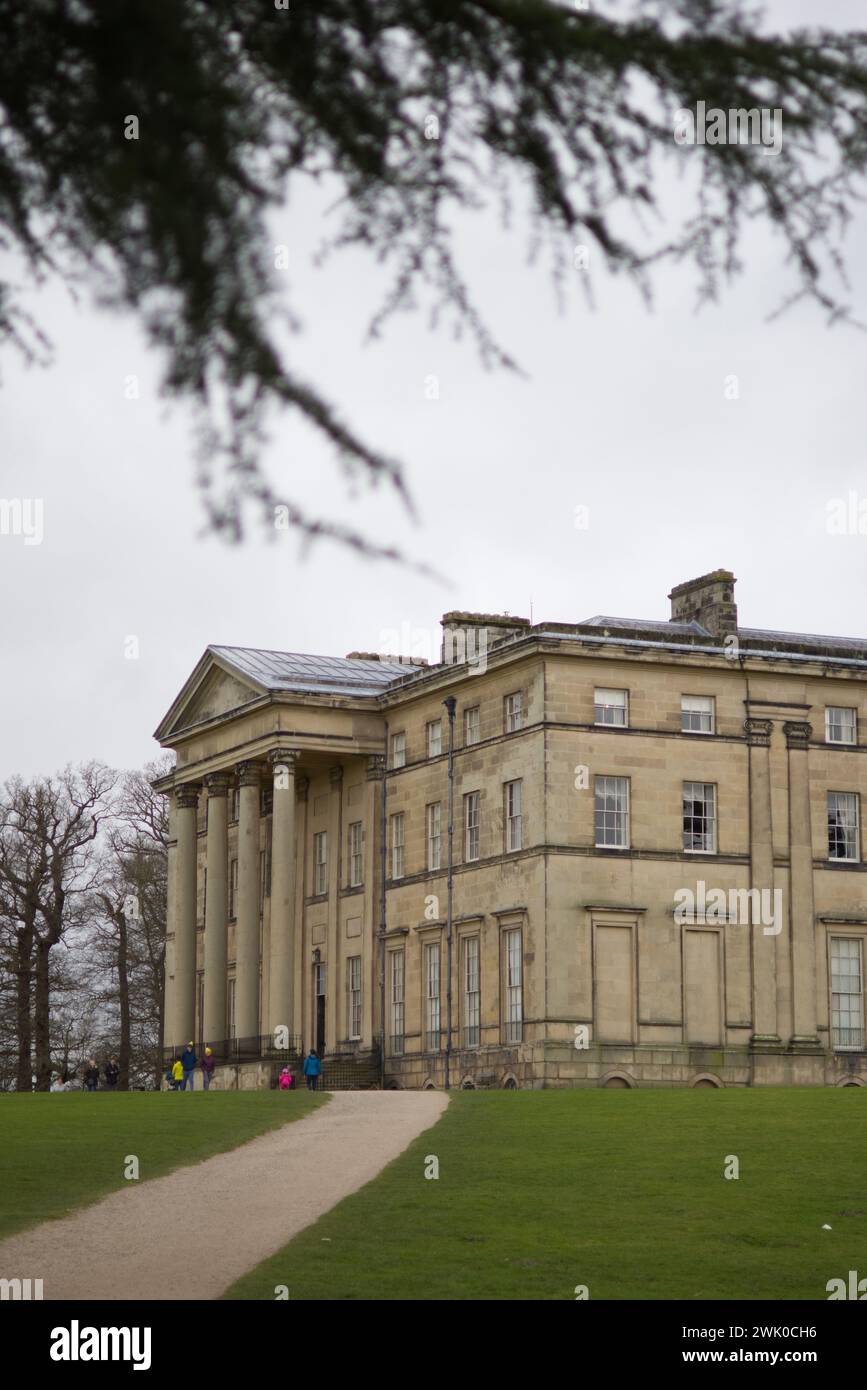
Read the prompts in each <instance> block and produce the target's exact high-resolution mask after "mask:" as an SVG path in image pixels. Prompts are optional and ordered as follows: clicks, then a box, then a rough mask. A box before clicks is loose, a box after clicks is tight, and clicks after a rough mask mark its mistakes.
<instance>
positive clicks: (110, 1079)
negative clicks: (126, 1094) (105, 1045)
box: [105, 1057, 120, 1091]
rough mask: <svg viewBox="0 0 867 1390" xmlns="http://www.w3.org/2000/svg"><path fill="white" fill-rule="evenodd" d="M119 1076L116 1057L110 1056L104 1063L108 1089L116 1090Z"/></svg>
mask: <svg viewBox="0 0 867 1390" xmlns="http://www.w3.org/2000/svg"><path fill="white" fill-rule="evenodd" d="M119 1076H120V1067H119V1066H118V1064H117V1058H116V1057H112V1058H111V1060H110V1061H109V1062H106V1064H105V1084H106V1086H107V1087H108V1089H109V1090H110V1091H116V1090H117V1078H118V1077H119Z"/></svg>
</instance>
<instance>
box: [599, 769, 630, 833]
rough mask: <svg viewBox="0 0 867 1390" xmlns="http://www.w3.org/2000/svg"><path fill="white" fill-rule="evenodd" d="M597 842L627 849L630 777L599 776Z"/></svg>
mask: <svg viewBox="0 0 867 1390" xmlns="http://www.w3.org/2000/svg"><path fill="white" fill-rule="evenodd" d="M595 791H596V844H597V845H598V846H599V847H600V848H606V847H609V848H614V849H626V848H628V845H629V779H628V778H627V777H597V778H596V782H595Z"/></svg>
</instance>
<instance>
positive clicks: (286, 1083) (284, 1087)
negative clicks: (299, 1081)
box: [277, 1067, 292, 1091]
mask: <svg viewBox="0 0 867 1390" xmlns="http://www.w3.org/2000/svg"><path fill="white" fill-rule="evenodd" d="M277 1084H278V1086H279V1087H280V1090H281V1091H291V1089H292V1075H291V1073H290V1071H289V1068H288V1067H284V1068H283V1070H282V1071H281V1073H280V1079H279V1081H278V1082H277Z"/></svg>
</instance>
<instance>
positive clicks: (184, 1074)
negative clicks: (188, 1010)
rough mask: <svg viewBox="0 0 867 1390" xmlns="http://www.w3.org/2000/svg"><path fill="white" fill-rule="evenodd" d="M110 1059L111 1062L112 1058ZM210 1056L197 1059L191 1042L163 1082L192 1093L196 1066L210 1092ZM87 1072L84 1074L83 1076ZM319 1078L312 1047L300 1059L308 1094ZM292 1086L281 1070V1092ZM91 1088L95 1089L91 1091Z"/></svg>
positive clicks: (208, 1051)
mask: <svg viewBox="0 0 867 1390" xmlns="http://www.w3.org/2000/svg"><path fill="white" fill-rule="evenodd" d="M112 1060H114V1059H112ZM214 1065H215V1062H214V1053H213V1050H212V1049H211V1048H210V1047H206V1048H205V1050H204V1052H203V1053H202V1056H201V1058H199V1057H198V1056H197V1054H196V1047H195V1043H193V1042H188V1043H187V1045H186V1047H185V1048H184V1050H183V1052H182V1053H181V1054H180V1056H179V1057H175V1059H174V1061H172V1062H170V1063H169V1066H168V1068H167V1069H166V1078H165V1079H166V1083H167V1086H168V1089H169V1090H170V1091H194V1090H195V1089H196V1086H195V1079H196V1067H197V1066H199V1067H200V1068H201V1071H202V1086H203V1087H204V1089H205V1090H206V1091H207V1090H210V1086H211V1080H212V1078H213V1075H214ZM87 1074H88V1073H85V1076H87ZM321 1075H322V1063H321V1061H320V1060H319V1057H318V1055H317V1053H316V1050H315V1048H312V1047H311V1049H310V1051H309V1053H308V1054H307V1056H306V1057H305V1058H304V1077H305V1080H306V1082H307V1089H308V1091H315V1090H316V1089H317V1087H318V1084H319V1077H320V1076H321ZM294 1084H295V1078H294V1076H293V1075H292V1073H291V1071H290V1070H289V1068H288V1067H284V1068H283V1070H282V1071H281V1073H280V1075H279V1077H278V1079H277V1085H278V1087H279V1089H280V1090H281V1091H291V1089H292V1087H293V1086H294ZM94 1089H95V1088H94Z"/></svg>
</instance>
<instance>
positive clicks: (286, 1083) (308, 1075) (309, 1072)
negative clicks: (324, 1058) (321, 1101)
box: [277, 1047, 322, 1091]
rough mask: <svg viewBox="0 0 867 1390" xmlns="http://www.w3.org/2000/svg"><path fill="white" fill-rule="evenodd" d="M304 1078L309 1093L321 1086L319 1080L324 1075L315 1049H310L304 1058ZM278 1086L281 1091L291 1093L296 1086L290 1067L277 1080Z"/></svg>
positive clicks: (284, 1069)
mask: <svg viewBox="0 0 867 1390" xmlns="http://www.w3.org/2000/svg"><path fill="white" fill-rule="evenodd" d="M303 1070H304V1078H305V1080H306V1082H307V1089H308V1091H315V1090H316V1089H317V1088H318V1086H319V1078H320V1076H321V1075H322V1063H321V1062H320V1060H319V1056H318V1054H317V1052H316V1050H315V1048H312V1047H311V1049H310V1051H309V1052H308V1054H307V1056H306V1057H305V1058H304V1068H303ZM277 1085H278V1087H279V1089H280V1090H281V1091H291V1089H292V1087H293V1086H294V1085H295V1078H294V1076H293V1075H292V1073H291V1071H290V1070H289V1068H288V1067H284V1068H283V1070H282V1071H281V1073H280V1075H279V1076H278V1078H277Z"/></svg>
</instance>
